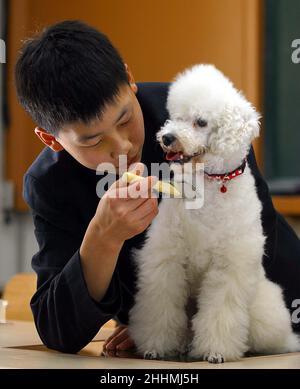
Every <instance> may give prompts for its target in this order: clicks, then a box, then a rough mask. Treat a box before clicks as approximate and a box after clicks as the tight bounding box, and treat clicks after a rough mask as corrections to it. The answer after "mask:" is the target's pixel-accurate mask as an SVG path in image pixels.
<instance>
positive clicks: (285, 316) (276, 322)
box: [249, 277, 300, 354]
mask: <svg viewBox="0 0 300 389" xmlns="http://www.w3.org/2000/svg"><path fill="white" fill-rule="evenodd" d="M249 312H250V350H251V351H252V352H258V353H263V354H281V353H286V352H295V351H300V342H299V338H298V336H297V335H296V334H294V333H293V332H292V326H291V316H290V313H289V311H288V309H287V308H286V306H285V304H284V300H283V296H282V291H281V288H280V287H279V286H278V285H276V284H274V283H273V282H271V281H269V280H267V279H266V278H265V277H263V278H262V280H261V281H260V282H259V284H258V287H257V290H256V295H255V298H254V300H253V303H252V304H251V305H250V311H249Z"/></svg>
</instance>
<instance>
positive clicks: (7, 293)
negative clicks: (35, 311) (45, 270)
mask: <svg viewBox="0 0 300 389" xmlns="http://www.w3.org/2000/svg"><path fill="white" fill-rule="evenodd" d="M35 291H36V274H35V273H18V274H16V275H14V276H13V277H12V278H11V279H10V280H9V281H8V282H7V284H6V286H5V288H4V291H3V296H2V298H3V299H4V300H7V301H8V305H7V309H6V319H7V320H24V321H32V320H33V316H32V313H31V309H30V305H29V303H30V299H31V297H32V295H33V294H34V292H35Z"/></svg>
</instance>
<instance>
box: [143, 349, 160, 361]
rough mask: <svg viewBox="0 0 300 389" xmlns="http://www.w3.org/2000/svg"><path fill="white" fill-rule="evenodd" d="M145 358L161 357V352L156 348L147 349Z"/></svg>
mask: <svg viewBox="0 0 300 389" xmlns="http://www.w3.org/2000/svg"><path fill="white" fill-rule="evenodd" d="M144 359H159V354H158V352H157V351H155V350H146V351H145V352H144Z"/></svg>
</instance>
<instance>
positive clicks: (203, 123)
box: [196, 118, 207, 127]
mask: <svg viewBox="0 0 300 389" xmlns="http://www.w3.org/2000/svg"><path fill="white" fill-rule="evenodd" d="M196 125H197V126H198V127H206V126H207V121H206V120H204V119H201V118H199V119H197V120H196Z"/></svg>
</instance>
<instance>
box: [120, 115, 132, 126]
mask: <svg viewBox="0 0 300 389" xmlns="http://www.w3.org/2000/svg"><path fill="white" fill-rule="evenodd" d="M130 119H131V117H130V118H129V119H127V120H126V122H123V123H120V126H125V124H127V123H129V122H130Z"/></svg>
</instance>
